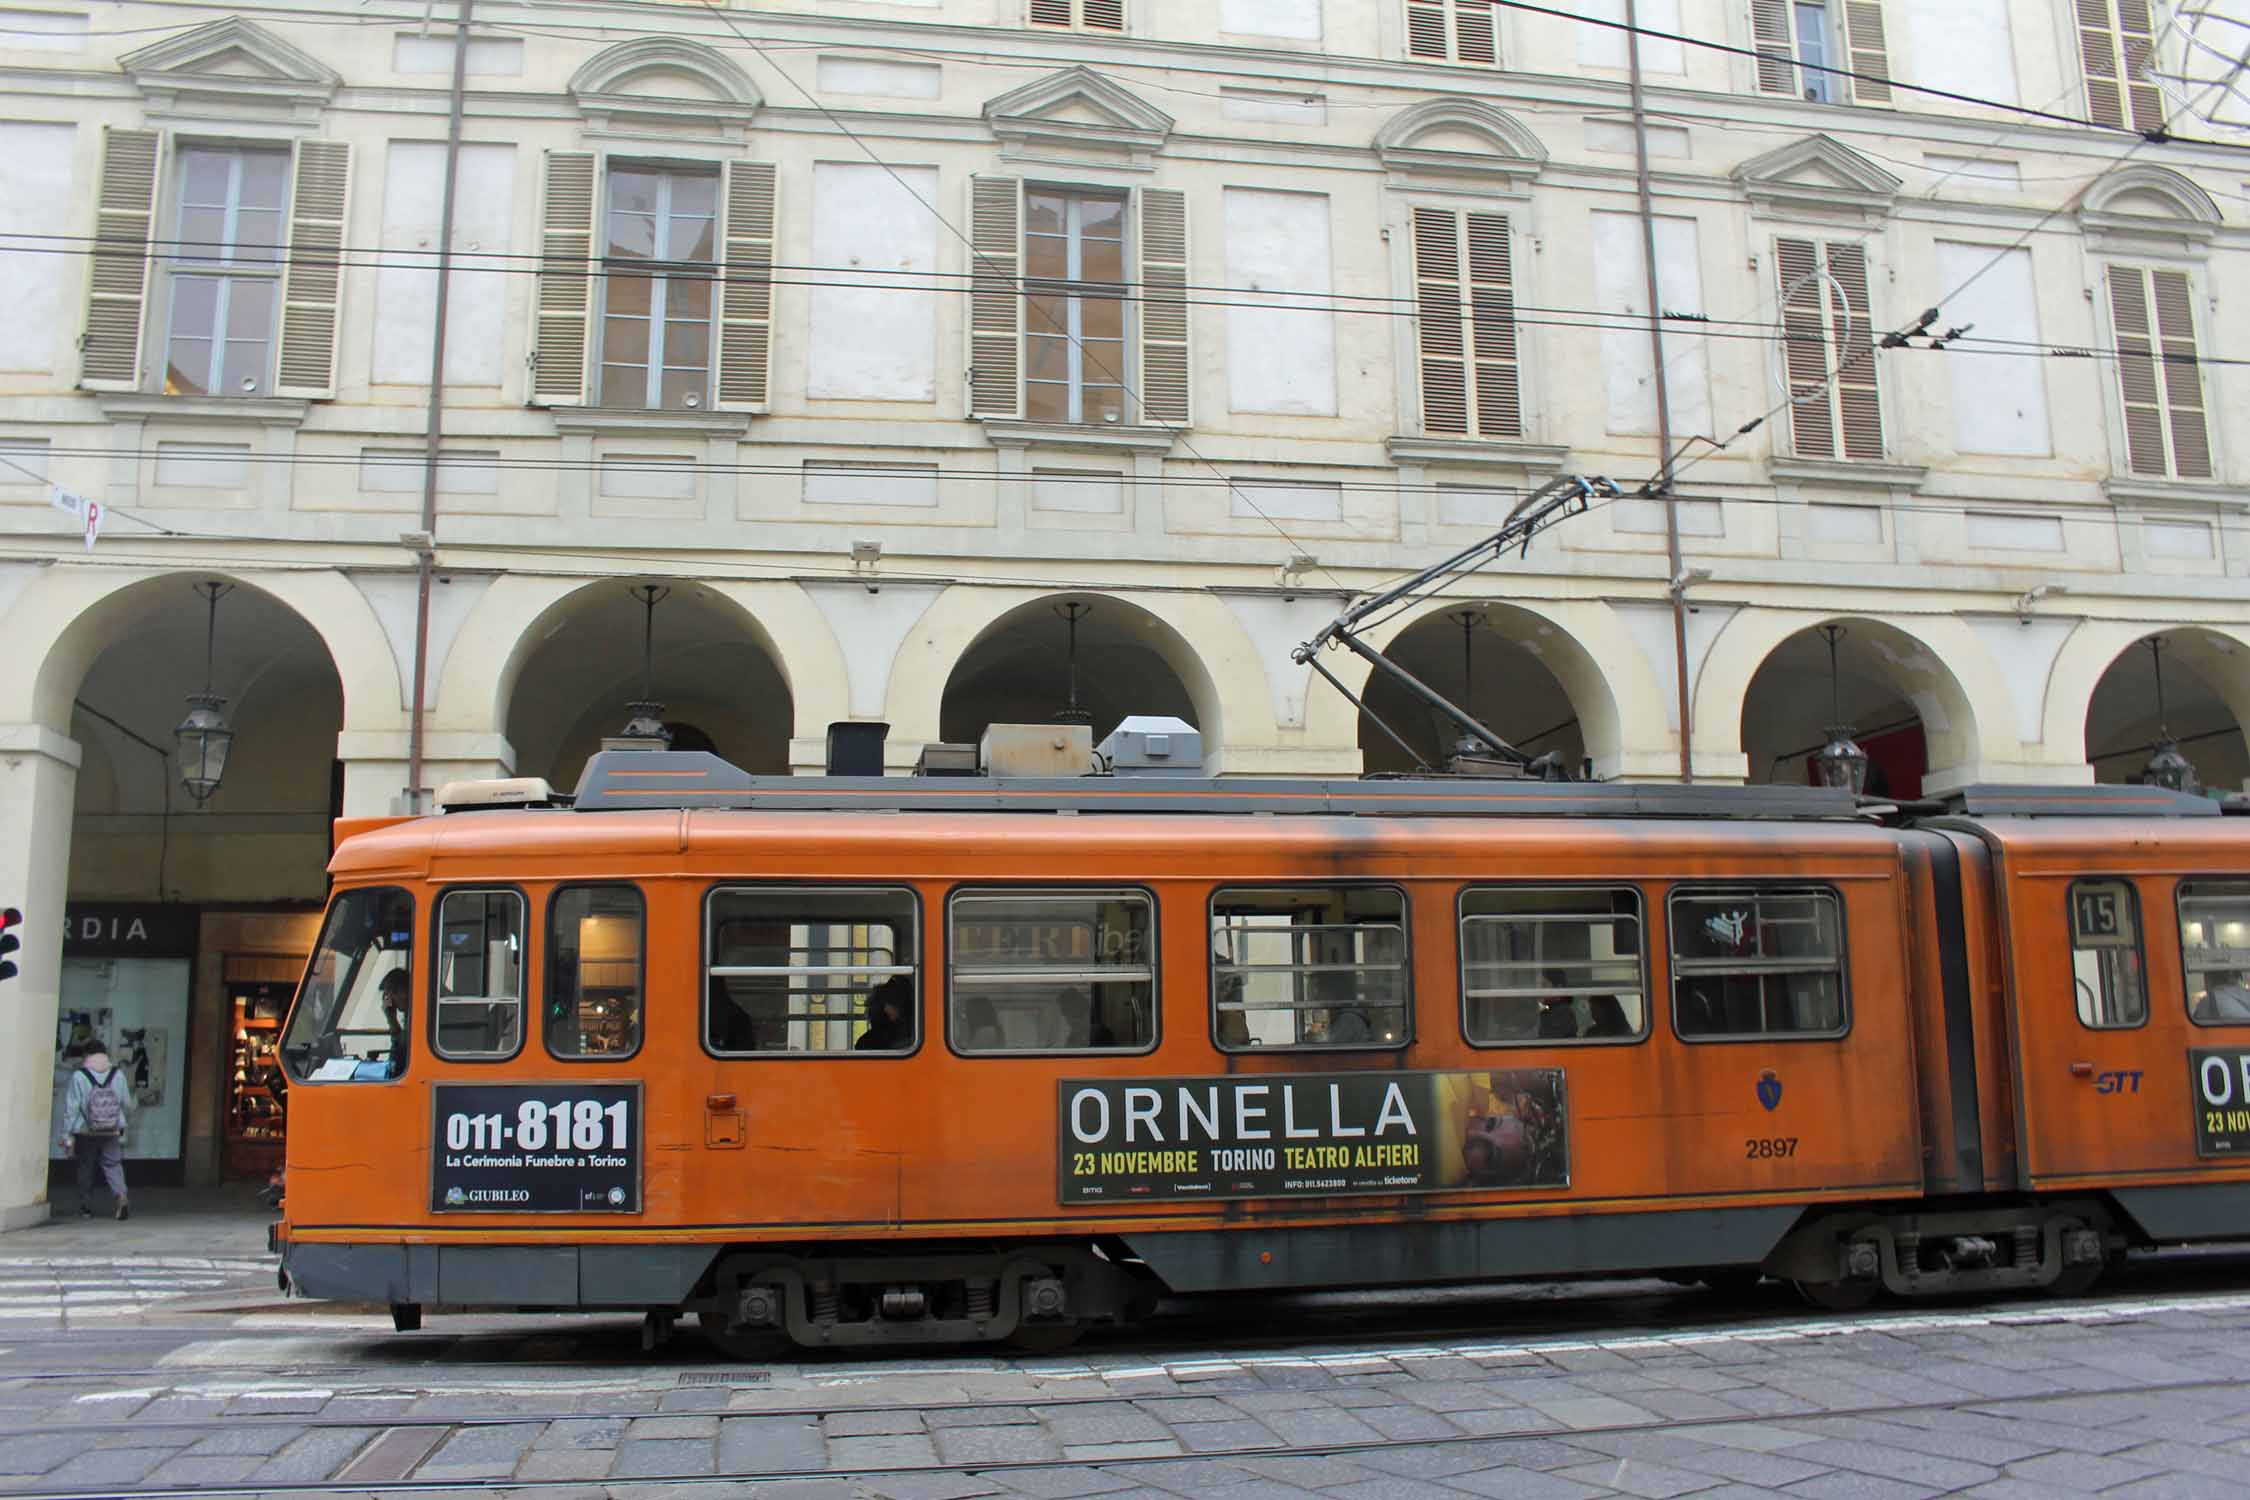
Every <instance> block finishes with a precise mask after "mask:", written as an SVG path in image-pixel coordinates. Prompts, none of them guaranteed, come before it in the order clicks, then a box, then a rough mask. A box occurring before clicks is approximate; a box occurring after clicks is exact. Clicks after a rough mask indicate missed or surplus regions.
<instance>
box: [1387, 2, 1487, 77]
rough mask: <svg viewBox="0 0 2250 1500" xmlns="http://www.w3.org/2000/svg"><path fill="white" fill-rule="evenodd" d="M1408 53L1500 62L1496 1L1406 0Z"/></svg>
mask: <svg viewBox="0 0 2250 1500" xmlns="http://www.w3.org/2000/svg"><path fill="white" fill-rule="evenodd" d="M1406 55H1407V56H1408V57H1421V58H1428V59H1429V60H1431V61H1433V62H1458V63H1483V64H1485V65H1487V66H1492V65H1495V64H1497V63H1498V62H1499V61H1500V38H1499V26H1498V24H1497V23H1496V22H1495V21H1494V19H1493V3H1492V0H1406Z"/></svg>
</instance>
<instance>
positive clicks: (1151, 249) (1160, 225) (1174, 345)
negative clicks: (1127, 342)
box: [1140, 188, 1194, 427]
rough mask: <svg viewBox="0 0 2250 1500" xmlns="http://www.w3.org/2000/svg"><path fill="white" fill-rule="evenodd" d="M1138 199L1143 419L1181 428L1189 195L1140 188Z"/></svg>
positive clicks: (1185, 411)
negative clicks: (1139, 219) (1139, 215)
mask: <svg viewBox="0 0 2250 1500" xmlns="http://www.w3.org/2000/svg"><path fill="white" fill-rule="evenodd" d="M1140 203H1141V268H1140V270H1141V420H1142V421H1144V422H1154V423H1158V424H1161V425H1163V426H1167V427H1185V426H1187V425H1188V423H1189V422H1190V421H1191V420H1192V418H1193V415H1194V413H1193V409H1192V404H1191V402H1190V400H1189V387H1190V383H1191V382H1190V378H1189V367H1188V308H1187V194H1185V193H1182V192H1179V191H1177V190H1175V189H1171V188H1143V189H1141V193H1140Z"/></svg>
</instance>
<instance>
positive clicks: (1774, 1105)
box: [1758, 1068, 1781, 1114]
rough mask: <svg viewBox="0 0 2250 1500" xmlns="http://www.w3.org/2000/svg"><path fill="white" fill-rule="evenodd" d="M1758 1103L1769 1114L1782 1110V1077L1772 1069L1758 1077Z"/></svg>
mask: <svg viewBox="0 0 2250 1500" xmlns="http://www.w3.org/2000/svg"><path fill="white" fill-rule="evenodd" d="M1758 1102H1759V1103H1760V1104H1763V1105H1764V1106H1765V1107H1766V1113H1767V1114H1772V1113H1773V1112H1774V1111H1775V1110H1777V1109H1779V1108H1781V1076H1780V1075H1779V1074H1777V1073H1775V1072H1774V1070H1773V1069H1771V1068H1768V1069H1766V1070H1765V1071H1764V1072H1763V1073H1760V1074H1759V1075H1758Z"/></svg>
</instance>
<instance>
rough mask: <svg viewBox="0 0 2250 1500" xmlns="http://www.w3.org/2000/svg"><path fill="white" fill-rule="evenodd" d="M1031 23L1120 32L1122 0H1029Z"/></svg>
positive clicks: (1123, 14)
mask: <svg viewBox="0 0 2250 1500" xmlns="http://www.w3.org/2000/svg"><path fill="white" fill-rule="evenodd" d="M1030 6H1031V10H1030V17H1031V24H1032V25H1034V26H1059V27H1061V28H1063V29H1064V30H1066V31H1123V30H1124V29H1125V0H1030Z"/></svg>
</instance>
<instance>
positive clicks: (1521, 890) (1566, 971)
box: [1461, 886, 1648, 1047]
mask: <svg viewBox="0 0 2250 1500" xmlns="http://www.w3.org/2000/svg"><path fill="white" fill-rule="evenodd" d="M1461 994H1462V997H1463V999H1464V1001H1465V1003H1466V1006H1467V1009H1466V1012H1465V1014H1464V1017H1463V1024H1464V1025H1465V1026H1466V1028H1467V1030H1468V1037H1469V1040H1470V1041H1471V1042H1474V1043H1475V1044H1477V1045H1478V1046H1480V1047H1490V1046H1504V1045H1506V1044H1508V1043H1511V1042H1522V1043H1537V1044H1553V1043H1557V1042H1580V1041H1583V1042H1596V1041H1631V1040H1633V1039H1634V1038H1636V1037H1639V1036H1643V1035H1645V1034H1646V1033H1647V1030H1648V989H1647V983H1646V980H1645V979H1644V977H1643V965H1642V959H1641V893H1640V892H1639V891H1637V890H1634V889H1632V888H1631V887H1630V886H1625V887H1608V888H1602V889H1572V888H1559V887H1558V888H1547V889H1541V888H1536V887H1519V886H1493V887H1485V888H1482V889H1475V890H1468V891H1463V892H1462V893H1461Z"/></svg>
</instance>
